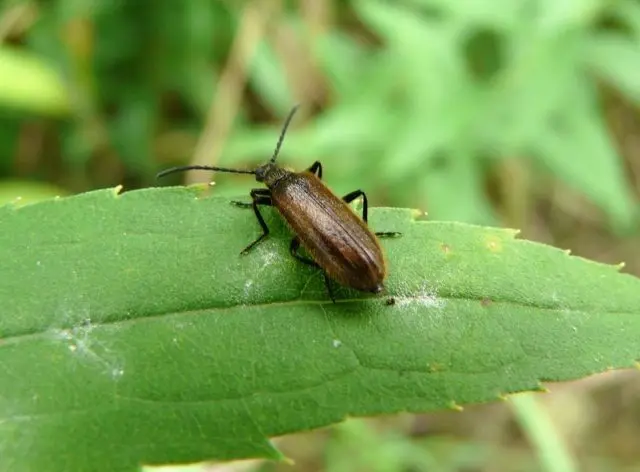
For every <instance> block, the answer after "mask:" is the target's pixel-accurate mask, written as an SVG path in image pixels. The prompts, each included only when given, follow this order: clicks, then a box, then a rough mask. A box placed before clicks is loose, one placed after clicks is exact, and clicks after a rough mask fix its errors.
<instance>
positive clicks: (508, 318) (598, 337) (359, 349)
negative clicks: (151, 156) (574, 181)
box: [0, 187, 640, 472]
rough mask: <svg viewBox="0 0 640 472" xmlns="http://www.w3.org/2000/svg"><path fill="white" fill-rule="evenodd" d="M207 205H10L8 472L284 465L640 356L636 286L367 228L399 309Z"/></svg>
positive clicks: (505, 250)
mask: <svg viewBox="0 0 640 472" xmlns="http://www.w3.org/2000/svg"><path fill="white" fill-rule="evenodd" d="M264 214H265V218H266V221H267V224H269V226H270V227H271V228H272V236H271V237H270V238H269V239H267V241H265V242H264V243H263V244H261V245H259V246H257V248H256V249H255V251H254V252H252V253H250V254H249V255H247V256H240V255H239V252H240V250H241V249H242V248H244V247H245V245H246V244H247V243H248V242H250V241H251V240H252V239H253V238H255V237H256V236H257V235H258V234H259V227H258V224H257V223H256V221H255V218H254V216H253V214H252V212H251V210H244V209H241V208H237V207H235V206H232V205H230V204H229V201H228V200H227V199H224V198H220V197H211V196H208V197H205V196H203V195H202V190H200V189H199V188H195V187H194V188H188V189H185V188H169V189H148V190H142V191H132V192H128V193H125V194H123V195H121V196H116V194H115V192H114V191H113V190H100V191H96V192H91V193H86V194H81V195H77V196H73V197H68V198H62V199H56V200H50V201H46V202H41V203H36V204H32V205H27V206H24V207H21V208H14V207H11V206H6V207H3V208H0V228H1V231H0V264H1V268H0V272H1V273H2V277H0V304H1V306H2V307H3V310H2V311H1V312H0V469H2V470H47V471H69V470H96V471H102V470H104V471H109V472H114V471H130V470H135V469H136V468H137V467H138V465H139V464H159V463H176V462H190V461H201V460H205V459H213V458H216V459H230V458H240V457H269V458H278V457H280V455H279V453H278V452H277V451H276V450H275V449H274V448H273V447H272V446H271V444H270V442H269V441H268V439H267V438H268V437H271V436H275V435H281V434H284V433H287V432H293V431H299V430H304V429H309V428H314V427H319V426H322V425H327V424H330V423H334V422H337V421H340V420H342V419H344V418H345V417H346V416H360V415H375V414H382V413H393V412H398V411H427V410H434V409H443V408H457V405H461V404H466V403H476V402H483V401H491V400H495V399H497V398H500V397H501V396H503V395H504V394H506V393H509V392H515V391H521V390H527V389H539V388H540V381H543V380H566V379H572V378H577V377H580V376H584V375H589V374H591V373H594V372H598V371H602V370H604V369H608V368H621V367H629V366H632V365H634V362H635V361H636V360H637V359H638V358H640V345H639V344H638V339H640V281H639V280H638V279H636V278H634V277H631V276H629V275H625V274H620V273H618V272H617V271H618V268H616V267H612V266H605V265H601V264H597V263H593V262H590V261H586V260H584V259H580V258H577V257H571V256H569V255H568V254H567V253H566V252H564V251H561V250H558V249H554V248H551V247H548V246H543V245H540V244H535V243H531V242H527V241H517V240H515V239H514V235H515V232H514V231H510V230H502V229H493V228H483V227H477V226H470V225H466V224H459V223H449V222H425V221H418V220H416V219H415V213H413V212H411V211H409V210H400V209H373V210H372V211H371V213H370V223H371V224H372V226H373V228H374V229H375V230H377V231H389V230H395V231H400V232H402V233H403V234H402V237H399V238H394V239H387V240H384V241H383V245H384V247H385V248H386V252H387V258H388V262H389V278H388V281H387V287H388V294H389V295H391V296H393V297H394V300H395V304H388V299H389V298H388V296H373V295H370V296H369V295H359V294H354V293H352V292H347V291H344V290H340V291H338V292H337V296H338V298H339V302H338V303H336V304H332V303H330V302H328V301H327V297H326V294H325V290H324V287H323V282H322V276H321V275H320V274H319V273H318V271H316V270H315V269H313V268H312V267H308V266H305V265H302V264H300V263H298V262H297V261H295V260H293V259H292V258H291V257H290V255H289V251H288V241H289V238H290V234H289V233H288V232H287V230H286V229H285V228H284V226H283V224H282V223H281V220H280V219H279V218H278V217H277V214H275V212H274V211H272V210H271V209H268V208H267V209H265V210H264Z"/></svg>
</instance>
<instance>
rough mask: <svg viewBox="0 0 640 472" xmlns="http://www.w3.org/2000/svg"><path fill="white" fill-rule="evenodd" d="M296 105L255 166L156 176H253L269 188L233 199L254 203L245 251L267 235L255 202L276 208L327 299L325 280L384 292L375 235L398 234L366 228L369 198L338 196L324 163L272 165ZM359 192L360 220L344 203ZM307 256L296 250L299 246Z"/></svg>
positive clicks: (176, 169)
mask: <svg viewBox="0 0 640 472" xmlns="http://www.w3.org/2000/svg"><path fill="white" fill-rule="evenodd" d="M297 108H298V107H297V106H296V107H294V108H293V109H292V110H291V112H289V115H288V116H287V119H286V121H285V123H284V126H283V128H282V132H281V133H280V137H279V139H278V143H277V145H276V149H275V151H274V153H273V157H271V159H270V160H269V162H267V163H266V164H263V165H261V166H259V167H258V168H257V169H255V170H251V171H250V170H239V169H226V168H222V167H210V166H199V165H193V166H183V167H173V168H171V169H167V170H165V171H162V172H160V173H159V174H158V177H163V176H165V175H168V174H171V173H173V172H181V171H186V170H211V171H218V172H230V173H236V174H253V175H255V178H256V181H258V182H261V183H264V184H265V185H266V186H267V188H266V189H265V188H260V189H253V190H251V199H252V200H253V202H252V203H244V202H233V203H234V204H235V205H238V206H242V207H252V208H253V211H254V212H255V215H256V218H257V219H258V223H260V227H261V228H262V235H260V236H259V237H258V238H257V239H256V240H255V241H253V242H252V243H251V244H249V245H248V246H247V247H246V248H244V249H243V250H242V252H241V254H246V253H248V252H249V251H250V250H251V249H252V248H253V247H254V246H255V245H256V244H258V243H259V242H261V241H262V240H264V239H265V238H266V237H267V236H268V235H269V228H268V227H267V224H266V223H265V221H264V219H263V217H262V215H261V214H260V210H259V209H258V206H259V205H268V206H274V207H275V208H276V209H277V210H278V212H279V213H280V214H281V215H282V217H283V218H284V220H285V221H286V222H287V224H288V225H289V227H290V228H291V230H292V231H293V232H294V234H295V237H294V238H293V239H292V241H291V245H290V251H291V254H292V255H293V256H294V257H295V258H296V259H298V260H299V261H301V262H303V263H305V264H308V265H311V266H314V267H318V268H320V269H321V270H322V271H323V272H324V276H325V284H326V286H327V291H328V292H329V296H330V298H331V300H333V301H335V299H334V297H333V293H332V290H331V286H330V284H329V278H331V279H334V280H335V281H337V282H339V283H340V284H342V285H344V286H346V287H350V288H353V289H356V290H360V291H364V292H372V293H379V292H381V291H382V290H383V288H384V285H383V282H384V279H385V276H386V272H387V270H386V264H385V260H384V256H383V254H382V249H381V248H380V244H379V243H378V239H377V237H376V236H397V235H399V234H400V233H396V232H384V233H373V232H372V231H371V230H370V229H369V228H368V226H367V210H368V204H367V196H366V195H365V193H364V192H363V191H362V190H355V191H353V192H350V193H348V194H347V195H345V196H344V197H342V199H340V198H338V197H337V196H336V195H335V194H333V193H332V192H331V190H329V189H328V188H327V187H326V186H325V185H324V184H323V183H322V180H321V179H322V164H320V162H318V161H316V162H314V163H313V165H312V166H311V167H309V168H308V169H307V170H305V171H302V172H291V171H289V170H286V169H284V168H282V167H280V166H279V165H278V164H276V163H275V161H276V159H277V157H278V154H279V152H280V147H281V146H282V141H283V140H284V136H285V134H286V131H287V128H288V126H289V123H290V122H291V119H292V118H293V115H294V113H295V112H296V110H297ZM360 196H362V199H363V202H362V219H360V217H359V216H358V215H356V213H355V212H354V211H353V210H352V208H351V207H350V206H349V205H348V204H349V202H352V201H353V200H355V199H356V198H358V197H360ZM301 245H302V247H304V248H305V249H306V250H307V252H308V253H309V254H310V255H311V257H312V258H311V259H309V258H307V257H305V256H303V255H301V254H299V253H298V250H299V248H300V246H301Z"/></svg>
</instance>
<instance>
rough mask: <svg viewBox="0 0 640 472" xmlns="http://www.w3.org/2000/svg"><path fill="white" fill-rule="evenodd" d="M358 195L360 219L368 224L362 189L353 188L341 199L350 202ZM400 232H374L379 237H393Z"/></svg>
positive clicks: (367, 206)
mask: <svg viewBox="0 0 640 472" xmlns="http://www.w3.org/2000/svg"><path fill="white" fill-rule="evenodd" d="M359 196H362V220H363V221H364V222H365V223H367V224H369V221H368V219H369V218H368V217H369V202H368V201H367V194H366V193H364V192H363V191H362V190H354V191H353V192H350V193H348V194H346V195H345V196H344V197H342V199H343V200H344V202H345V203H351V202H352V201H354V200H355V199H356V198H358V197H359ZM401 234H402V233H399V232H397V231H382V232H378V233H375V235H376V236H380V237H381V238H395V237H398V236H400V235H401Z"/></svg>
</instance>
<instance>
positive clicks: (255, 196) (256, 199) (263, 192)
mask: <svg viewBox="0 0 640 472" xmlns="http://www.w3.org/2000/svg"><path fill="white" fill-rule="evenodd" d="M251 199H252V200H253V201H252V202H251V203H245V202H236V201H233V202H231V203H232V204H234V205H236V206H239V207H243V208H248V207H252V208H253V212H254V213H255V215H256V218H257V220H258V223H259V224H260V228H262V234H261V235H260V236H259V237H258V238H257V239H256V240H255V241H254V242H252V243H251V244H249V245H248V246H247V247H245V248H244V249H243V250H242V251H241V252H240V254H242V255H244V254H247V253H248V252H249V251H251V249H253V248H254V247H255V245H256V244H258V243H260V242H261V241H262V240H264V238H266V237H267V236H269V227H268V226H267V223H265V221H264V218H263V217H262V214H261V213H260V210H259V209H258V205H265V206H271V205H272V202H271V192H269V190H268V189H264V188H259V189H253V190H251Z"/></svg>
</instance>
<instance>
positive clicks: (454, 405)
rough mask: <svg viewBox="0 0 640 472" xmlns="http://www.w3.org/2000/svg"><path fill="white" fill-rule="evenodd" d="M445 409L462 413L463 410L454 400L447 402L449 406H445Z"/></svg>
mask: <svg viewBox="0 0 640 472" xmlns="http://www.w3.org/2000/svg"><path fill="white" fill-rule="evenodd" d="M447 408H449V409H450V410H454V411H463V410H464V408H463V407H462V406H461V405H458V404H457V403H456V402H455V400H452V401H450V402H449V404H448V405H447Z"/></svg>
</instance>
